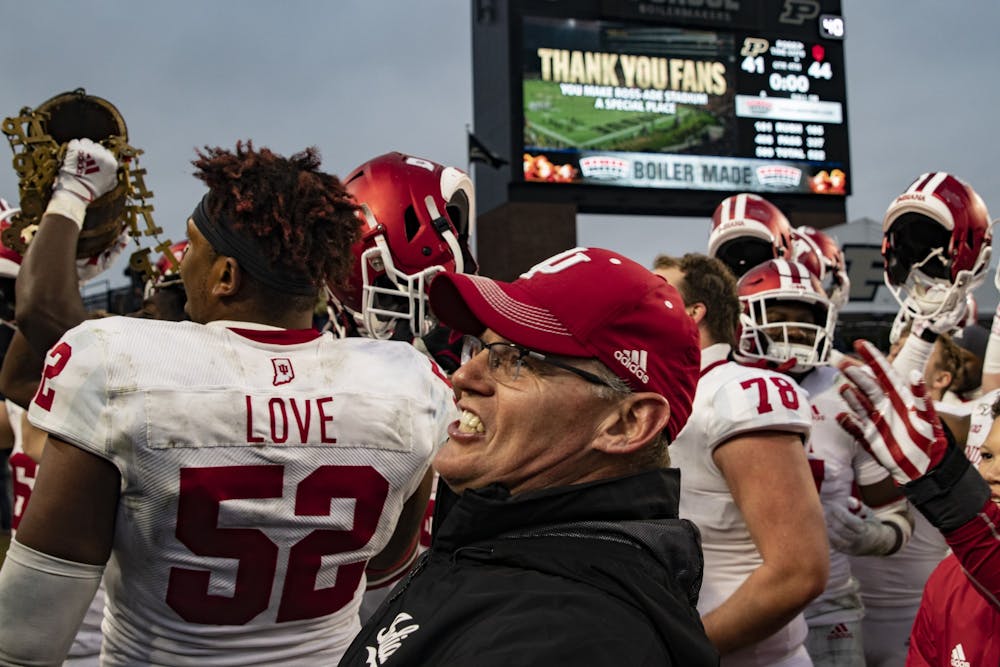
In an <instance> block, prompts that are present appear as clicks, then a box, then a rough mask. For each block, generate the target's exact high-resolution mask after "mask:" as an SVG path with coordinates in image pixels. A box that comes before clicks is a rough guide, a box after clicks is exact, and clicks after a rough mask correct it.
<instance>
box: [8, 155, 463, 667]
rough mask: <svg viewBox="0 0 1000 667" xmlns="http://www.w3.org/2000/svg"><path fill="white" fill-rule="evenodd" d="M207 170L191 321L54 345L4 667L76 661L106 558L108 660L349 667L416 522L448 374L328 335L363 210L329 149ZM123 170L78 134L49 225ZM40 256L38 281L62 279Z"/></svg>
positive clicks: (75, 218)
mask: <svg viewBox="0 0 1000 667" xmlns="http://www.w3.org/2000/svg"><path fill="white" fill-rule="evenodd" d="M194 164H195V167H196V169H197V171H196V176H197V177H198V178H200V179H201V180H202V181H203V182H204V183H205V184H206V185H207V186H208V193H207V194H206V195H205V196H204V197H203V198H202V199H201V201H200V202H198V204H197V206H196V207H195V210H194V211H193V213H192V215H191V217H190V218H189V220H188V225H187V232H188V239H189V243H190V245H189V248H188V251H187V252H186V254H185V256H184V260H183V262H182V265H181V275H182V278H183V280H184V284H185V289H186V292H187V297H188V302H187V306H186V308H187V312H188V314H189V315H190V318H191V320H192V321H191V322H164V321H156V320H144V319H137V318H124V317H110V318H104V319H100V320H91V321H88V322H85V323H83V324H81V325H80V326H78V327H76V328H75V329H73V330H72V331H69V332H68V333H67V334H66V335H65V336H64V337H63V338H62V339H60V340H59V341H58V343H57V344H56V345H55V346H54V347H53V348H52V350H51V352H50V353H49V354H48V356H47V363H46V368H45V372H44V374H43V376H42V383H41V384H40V385H39V388H38V391H37V393H36V395H35V398H34V399H33V401H32V403H31V408H30V412H29V416H30V419H31V421H32V423H33V424H35V425H36V426H38V427H40V428H42V429H43V430H45V431H47V432H48V433H49V436H48V439H47V443H46V446H45V453H44V457H43V462H42V465H41V469H40V472H39V476H38V479H37V482H36V485H35V490H34V494H33V497H32V502H31V504H30V505H29V507H28V510H27V512H26V513H25V516H24V518H23V519H22V521H21V524H20V528H19V533H18V536H17V539H16V540H15V541H13V542H12V544H11V549H10V551H9V552H8V556H7V561H6V562H5V564H4V566H3V569H2V570H0V657H2V659H3V660H6V661H9V662H12V663H24V662H27V661H29V660H32V661H41V662H57V661H59V660H61V659H62V656H63V655H64V654H65V651H66V649H67V647H68V644H69V641H70V640H71V638H72V632H74V631H75V629H76V627H77V626H78V624H79V619H80V617H81V616H82V614H83V611H84V610H85V608H86V605H87V603H89V601H90V598H91V597H92V596H93V592H94V590H95V588H96V586H97V582H98V581H99V580H100V577H101V575H102V573H103V571H104V570H105V568H107V570H108V574H109V576H108V604H107V609H106V612H105V626H104V627H105V630H106V632H105V638H104V646H103V649H102V656H103V657H102V660H103V662H104V663H105V664H128V663H131V664H134V663H145V664H149V663H159V664H184V663H198V664H208V663H210V664H214V665H222V664H232V665H253V664H279V663H280V664H304V663H308V664H315V663H316V662H329V663H331V664H335V663H336V662H337V661H338V660H339V657H340V655H341V654H342V652H343V650H344V649H345V648H346V646H347V645H348V643H349V641H350V639H351V638H352V637H353V635H354V634H355V633H356V632H357V630H358V627H359V625H358V620H357V619H358V617H357V610H358V606H359V604H360V601H361V593H362V591H363V588H364V586H363V579H364V570H365V567H366V564H367V563H368V561H369V559H371V558H373V557H375V556H377V555H381V556H382V557H384V558H387V559H392V558H394V557H396V554H391V553H389V554H387V553H385V551H384V550H385V549H386V548H387V547H390V548H392V547H393V545H396V544H400V543H408V542H409V541H410V540H411V538H410V536H411V535H413V534H414V533H415V531H416V530H417V529H418V527H419V525H418V522H414V523H413V524H412V525H407V526H403V525H398V523H399V522H398V519H399V517H400V515H401V513H403V511H404V505H405V504H406V503H407V502H408V499H410V502H411V503H414V504H416V505H418V506H419V507H423V505H424V504H425V503H426V497H423V498H420V497H419V494H418V487H419V485H420V482H421V480H422V479H423V478H424V475H425V471H426V469H427V466H428V463H429V459H430V457H431V456H432V455H433V453H434V450H435V448H436V446H437V445H438V444H440V443H441V442H443V441H444V439H445V437H446V428H447V425H448V424H449V423H450V422H452V421H454V419H455V417H456V416H457V413H456V411H455V408H454V403H453V400H452V392H451V389H450V387H449V386H448V385H447V383H446V382H445V381H443V379H442V378H441V377H440V376H439V374H438V373H437V372H435V368H434V367H433V365H432V364H431V362H429V361H428V360H427V359H426V357H424V356H423V355H420V354H418V353H417V352H415V351H414V350H413V349H412V347H410V346H405V345H394V344H391V343H382V342H378V341H371V340H336V339H334V338H332V336H329V335H323V334H320V333H319V332H317V331H316V330H314V329H313V328H312V326H311V324H312V312H313V306H314V303H315V300H316V296H317V294H318V293H319V290H320V289H321V287H322V285H323V283H324V282H325V281H326V280H327V279H328V278H329V279H333V280H337V279H340V278H342V277H344V276H345V275H346V273H347V270H348V269H349V262H350V258H351V257H350V247H351V245H352V244H353V243H354V241H355V240H356V239H357V224H356V218H355V211H356V206H355V204H354V203H353V201H352V200H351V199H350V197H349V196H348V194H347V193H346V191H344V189H343V187H342V185H341V183H340V182H339V180H338V179H336V178H335V177H333V176H330V175H328V174H325V173H323V172H322V171H320V170H319V157H318V154H317V153H316V151H315V150H314V149H307V150H305V151H303V152H301V153H298V154H296V155H293V156H291V157H290V158H285V157H282V156H279V155H277V154H275V153H273V152H271V151H270V150H267V149H256V148H255V147H254V146H253V145H252V144H251V143H245V144H244V143H238V144H237V146H236V149H235V150H224V149H221V148H206V149H205V150H203V151H199V153H198V158H197V159H196V160H195V162H194ZM78 165H84V166H85V168H83V169H80V168H78ZM95 167H96V168H95ZM114 174H115V160H114V157H113V156H112V155H111V153H110V152H109V151H107V150H106V149H104V148H103V147H101V146H99V145H97V144H94V143H93V142H89V141H76V140H74V141H73V142H70V144H69V148H68V150H67V155H66V158H65V161H64V163H63V167H62V170H61V172H60V175H59V177H58V178H57V183H56V189H55V193H54V194H53V200H52V202H50V204H49V208H48V210H47V212H46V215H45V216H44V217H43V220H42V224H41V227H42V228H43V229H42V230H41V231H44V227H45V226H46V225H58V226H60V227H61V228H63V229H66V228H67V227H69V226H71V225H72V226H73V228H75V229H77V230H78V229H79V228H80V226H81V225H82V221H83V218H84V215H85V211H86V206H87V204H88V203H89V202H90V201H93V200H94V199H95V198H96V197H98V196H100V194H101V193H102V192H104V191H106V190H107V189H108V188H110V187H111V185H112V184H113V182H114V178H115V177H114ZM59 192H64V193H65V194H64V195H62V196H59V195H58V193H59ZM41 231H40V232H39V233H41ZM39 240H40V239H39V238H36V239H35V243H37V242H38V241H39ZM66 245H67V248H68V249H67V250H66V252H65V253H64V255H63V257H64V258H66V257H69V253H71V252H72V251H73V248H74V247H75V244H66ZM50 249H51V248H50ZM37 250H38V246H34V245H33V246H32V250H31V251H30V252H29V253H28V256H27V257H26V258H25V264H24V266H23V269H22V271H23V272H24V271H27V272H29V273H31V274H34V273H36V272H39V271H42V270H43V267H41V266H37V265H35V264H34V259H33V258H34V257H36V256H37V257H41V255H40V254H39V255H36V254H35V253H36V251H37ZM46 259H47V260H49V259H50V256H49V255H46ZM19 297H20V293H19ZM19 305H20V304H19ZM386 378H392V381H391V382H386V381H385V379H386ZM417 518H418V519H419V516H418V517H417ZM394 530H399V531H401V533H402V534H404V537H403V538H402V539H399V540H396V539H392V538H393V531H394ZM398 534H399V533H397V535H398ZM112 555H113V556H114V557H113V558H111V559H110V560H109V557H110V556H112Z"/></svg>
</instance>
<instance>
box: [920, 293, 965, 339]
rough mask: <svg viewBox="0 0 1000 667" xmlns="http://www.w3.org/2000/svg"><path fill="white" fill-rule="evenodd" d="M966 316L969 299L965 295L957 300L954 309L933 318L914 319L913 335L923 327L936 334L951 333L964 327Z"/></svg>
mask: <svg viewBox="0 0 1000 667" xmlns="http://www.w3.org/2000/svg"><path fill="white" fill-rule="evenodd" d="M968 315H969V299H968V296H967V295H966V296H963V297H962V298H960V299H958V300H957V301H956V302H955V307H954V308H953V309H951V310H950V311H947V312H944V313H939V314H937V315H935V316H934V317H920V316H917V317H915V318H914V322H913V333H915V334H917V335H919V334H920V331H921V329H920V327H921V326H923V327H926V328H927V329H929V330H931V331H933V332H934V333H936V334H946V333H948V334H950V333H951V332H953V331H956V330H957V329H961V328H962V327H963V326H965V320H966V318H967V317H968Z"/></svg>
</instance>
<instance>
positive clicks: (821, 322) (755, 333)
mask: <svg viewBox="0 0 1000 667" xmlns="http://www.w3.org/2000/svg"><path fill="white" fill-rule="evenodd" d="M741 301H744V312H743V314H742V315H740V323H741V327H740V340H739V350H740V355H741V356H744V357H750V358H756V359H764V360H767V361H769V362H772V363H773V364H775V365H776V366H782V365H784V364H786V363H787V362H789V361H791V360H794V361H795V364H794V365H793V366H792V367H791V368H789V369H788V371H789V372H791V373H796V374H801V373H807V372H809V371H810V370H812V369H813V368H815V367H817V366H825V365H827V364H828V363H829V360H830V351H831V349H832V346H833V329H834V326H835V323H836V314H835V311H834V309H833V308H831V306H830V303H829V301H827V300H826V299H825V298H823V299H819V298H815V299H814V298H811V297H809V296H808V295H802V296H801V297H798V298H795V299H788V298H776V297H773V296H767V295H761V296H756V295H754V296H750V297H741ZM769 306H805V307H807V308H808V309H809V310H810V311H811V312H812V314H813V320H814V322H804V321H799V320H800V319H805V318H796V319H794V320H792V319H788V318H785V317H774V316H772V317H769V316H768V307H769ZM772 312H773V311H772Z"/></svg>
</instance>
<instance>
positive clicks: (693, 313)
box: [684, 301, 708, 324]
mask: <svg viewBox="0 0 1000 667" xmlns="http://www.w3.org/2000/svg"><path fill="white" fill-rule="evenodd" d="M684 310H686V311H687V314H688V315H689V316H690V317H691V319H692V320H694V323H695V324H701V321H702V320H703V319H705V315H706V314H707V313H708V308H706V307H705V304H703V303H702V302H701V301H698V302H695V303H692V304H691V305H689V306H686V307H685V308H684Z"/></svg>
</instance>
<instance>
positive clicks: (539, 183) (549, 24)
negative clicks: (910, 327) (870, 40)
mask: <svg viewBox="0 0 1000 667" xmlns="http://www.w3.org/2000/svg"><path fill="white" fill-rule="evenodd" d="M484 8H486V9H490V8H492V14H491V15H486V16H484V11H483V10H484ZM487 14H489V12H487ZM491 20H492V24H491V23H490V21H491ZM473 22H474V31H473V37H474V40H473V41H474V69H475V79H474V91H475V115H476V135H477V137H479V138H480V139H481V140H483V141H485V142H486V143H488V144H490V145H491V146H492V147H493V148H494V149H498V152H499V153H501V154H502V155H504V156H505V157H506V156H509V160H508V162H509V164H508V166H506V167H505V168H504V169H502V170H490V169H487V168H479V166H477V172H476V176H477V187H478V184H479V181H480V180H481V178H480V177H481V176H482V178H483V179H485V180H486V181H487V183H486V189H487V190H489V189H490V187H491V185H492V187H493V191H494V192H495V193H498V196H499V198H500V199H503V200H506V201H571V202H574V203H576V204H577V206H578V209H579V210H581V211H583V212H609V211H614V212H619V213H660V214H668V215H669V214H671V213H676V214H679V215H689V214H696V215H708V214H710V213H711V210H712V209H713V208H714V205H715V203H717V202H718V201H719V200H721V199H722V198H723V197H725V196H727V195H728V194H731V193H734V192H756V193H760V194H762V195H764V196H766V197H769V198H772V199H773V200H774V201H775V203H777V204H778V205H779V206H782V202H783V201H784V202H787V204H788V206H789V207H790V208H792V209H800V210H813V209H814V210H817V211H832V210H842V209H843V207H844V198H845V197H846V196H847V195H848V194H850V191H851V170H850V158H849V145H848V131H847V103H846V76H845V71H844V41H843V40H844V37H845V33H846V28H845V22H844V18H843V16H842V15H841V12H840V1H839V0H648V1H641V0H589V1H588V0H549V1H547V2H538V1H531V0H506V1H504V0H475V2H474V5H473ZM497 24H502V26H503V29H502V30H499V31H493V32H491V31H490V25H493V26H496V25H497ZM477 25H479V26H480V27H479V28H478V29H477ZM498 58H499V59H503V60H505V61H506V62H504V63H502V64H501V66H499V67H498V66H497V64H496V63H495V62H493V63H492V66H489V65H487V63H486V62H485V60H484V59H489V60H491V61H495V60H496V59H498ZM481 76H486V77H487V78H488V80H480V77H481ZM490 91H492V92H490ZM497 102H499V103H500V104H499V105H497ZM505 113H506V114H509V115H506V116H505V115H504V114H505ZM504 128H506V129H504ZM498 171H499V173H491V172H498ZM498 179H499V180H502V181H504V182H503V183H502V184H498V183H497V182H496V181H498ZM491 182H492V183H491Z"/></svg>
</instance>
